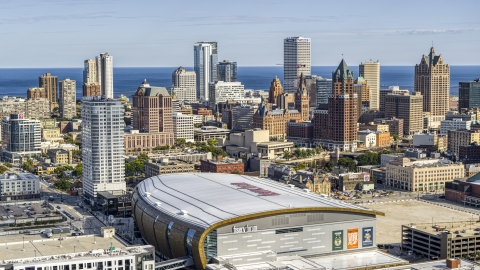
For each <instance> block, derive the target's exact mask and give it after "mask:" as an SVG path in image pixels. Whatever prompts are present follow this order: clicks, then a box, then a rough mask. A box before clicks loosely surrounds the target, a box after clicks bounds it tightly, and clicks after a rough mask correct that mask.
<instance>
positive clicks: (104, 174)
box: [82, 97, 126, 201]
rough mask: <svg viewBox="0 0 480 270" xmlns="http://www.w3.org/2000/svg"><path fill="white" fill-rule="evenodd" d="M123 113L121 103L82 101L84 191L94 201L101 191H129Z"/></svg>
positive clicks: (90, 98)
mask: <svg viewBox="0 0 480 270" xmlns="http://www.w3.org/2000/svg"><path fill="white" fill-rule="evenodd" d="M123 113H124V107H123V105H122V103H121V102H120V101H115V100H111V99H104V98H98V99H97V98H92V97H89V98H84V99H83V103H82V161H83V191H84V195H85V197H86V198H88V199H90V200H91V201H93V200H95V198H96V196H97V192H99V191H118V190H123V191H125V190H126V184H125V160H124V158H125V157H124V137H123V135H124V133H123V128H124V122H123Z"/></svg>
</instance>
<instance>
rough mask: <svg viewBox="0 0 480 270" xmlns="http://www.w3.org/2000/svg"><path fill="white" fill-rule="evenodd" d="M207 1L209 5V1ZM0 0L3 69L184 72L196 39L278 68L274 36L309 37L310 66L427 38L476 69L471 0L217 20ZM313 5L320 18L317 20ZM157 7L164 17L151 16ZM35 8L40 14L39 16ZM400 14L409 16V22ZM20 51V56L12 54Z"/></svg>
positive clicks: (405, 51)
mask: <svg viewBox="0 0 480 270" xmlns="http://www.w3.org/2000/svg"><path fill="white" fill-rule="evenodd" d="M209 2H211V4H212V5H215V3H216V2H217V1H209ZM0 3H1V4H2V5H1V7H0V14H1V18H2V20H0V24H1V25H4V26H6V27H5V29H4V30H3V31H0V36H1V37H2V40H3V41H4V43H3V50H2V52H1V53H0V59H2V61H0V62H1V63H0V67H2V68H8V67H11V68H15V67H77V66H81V64H82V62H81V61H82V60H83V59H87V58H88V57H89V56H91V55H95V54H97V52H98V51H108V52H109V53H111V54H112V55H115V57H116V63H115V65H116V66H118V67H120V66H124V67H136V66H138V67H151V66H162V67H163V66H169V67H170V66H186V67H190V66H193V61H192V58H193V52H192V50H191V46H192V45H193V44H195V42H197V41H199V40H212V41H217V42H218V43H219V46H220V47H221V51H220V53H219V59H231V60H234V61H237V63H238V65H239V66H271V65H276V64H280V63H282V58H283V57H282V56H283V44H282V40H283V39H284V38H286V37H289V36H305V37H309V38H311V39H312V48H311V50H312V52H311V53H312V65H313V66H335V65H336V64H337V63H338V60H339V58H340V57H342V54H343V55H344V57H345V58H346V59H348V60H349V63H352V64H356V63H360V62H365V61H369V60H370V59H371V60H372V61H376V60H379V61H380V62H381V63H382V65H387V66H388V65H411V64H414V63H417V62H418V61H419V59H420V58H419V55H418V54H419V52H422V53H423V52H424V51H425V49H424V48H426V47H430V46H431V45H432V41H433V45H434V47H436V48H438V50H439V51H442V53H443V54H444V55H449V59H448V61H449V63H450V64H451V65H475V64H477V62H476V61H477V60H476V59H474V58H472V57H471V55H472V54H473V53H474V52H475V50H476V45H475V44H478V40H479V38H478V36H479V35H478V32H479V31H480V20H478V19H477V16H476V14H475V10H478V7H479V5H480V3H479V2H476V1H462V3H461V4H459V3H457V4H456V5H451V3H450V2H447V1H435V2H433V1H422V2H413V1H406V2H402V3H400V4H391V3H384V2H382V1H370V2H367V3H364V4H362V5H361V6H356V8H355V9H351V11H349V10H348V9H347V10H338V9H336V8H334V7H335V6H334V5H335V4H334V3H328V2H326V3H320V2H318V3H317V2H308V6H309V8H308V9H304V10H303V11H302V12H298V13H291V12H290V10H291V3H290V2H287V1H276V2H274V3H273V4H272V3H269V2H260V3H253V2H241V3H230V4H229V5H215V6H216V7H217V8H218V11H217V12H216V13H215V14H220V15H211V13H210V12H208V10H207V7H208V6H211V5H203V4H201V3H191V4H190V5H188V6H184V5H182V6H180V5H181V3H175V2H168V3H155V2H150V1H140V2H138V3H135V6H133V5H132V4H131V3H130V2H126V1H116V2H115V5H112V1H110V0H104V1H94V2H88V5H87V4H84V3H85V2H78V1H73V0H68V1H52V0H48V1H47V0H42V1H25V2H23V4H22V5H18V3H16V2H14V1H9V0H2V1H0ZM303 4H307V2H304V3H303ZM349 4H352V5H353V4H354V2H353V1H351V2H349V3H346V5H347V6H348V5H349ZM392 5H393V6H392ZM298 6H302V3H299V5H298ZM467 6H468V8H465V7H467ZM72 7H73V8H72ZM320 8H321V10H324V11H328V12H322V13H321V14H318V12H317V11H318V10H320ZM135 9H137V10H142V19H141V20H138V16H134V15H132V14H131V13H132V10H133V12H134V10H135ZM54 10H55V14H54V13H53V11H54ZM92 10H108V11H103V12H92ZM158 10H170V11H171V12H169V13H168V14H165V15H159V14H158ZM385 10H387V11H388V10H390V12H385ZM427 10H428V12H426V11H427ZM12 11H15V12H12ZM39 11H43V13H41V14H42V15H41V16H39V15H37V14H39ZM18 14H22V15H21V16H18ZM59 14H61V15H59ZM222 14H229V15H228V16H227V15H222ZM292 14H294V15H292ZM371 14H375V16H372V15H371ZM403 14H408V19H407V18H406V17H405V16H404V15H403ZM392 15H393V16H392ZM439 16H440V17H441V18H442V19H441V20H439V19H438V18H439ZM397 18H398V19H397ZM251 26H255V27H251ZM152 29H155V35H152ZM60 36H61V37H62V38H59V37H60ZM139 37H149V38H148V39H149V42H138V39H139ZM31 40H38V41H40V42H38V44H39V45H37V46H30V44H31ZM39 52H41V53H39ZM20 53H21V54H22V55H23V56H24V57H22V58H19V57H18V54H20Z"/></svg>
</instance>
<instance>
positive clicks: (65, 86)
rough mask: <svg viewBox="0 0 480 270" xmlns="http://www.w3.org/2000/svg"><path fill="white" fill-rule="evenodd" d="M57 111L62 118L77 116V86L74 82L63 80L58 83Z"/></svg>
mask: <svg viewBox="0 0 480 270" xmlns="http://www.w3.org/2000/svg"><path fill="white" fill-rule="evenodd" d="M58 92H59V99H58V105H59V107H60V108H59V111H60V117H62V118H73V117H74V116H76V115H77V104H76V103H77V84H76V82H75V80H70V79H68V78H67V79H64V80H61V81H59V82H58Z"/></svg>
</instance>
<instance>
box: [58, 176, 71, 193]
mask: <svg viewBox="0 0 480 270" xmlns="http://www.w3.org/2000/svg"><path fill="white" fill-rule="evenodd" d="M71 185H72V183H70V181H68V180H67V179H64V178H60V179H58V180H57V181H56V182H55V185H54V186H55V188H56V189H60V190H63V191H68V190H70V186H71Z"/></svg>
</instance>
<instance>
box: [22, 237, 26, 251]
mask: <svg viewBox="0 0 480 270" xmlns="http://www.w3.org/2000/svg"><path fill="white" fill-rule="evenodd" d="M22 239H23V240H22V244H23V250H25V236H23V237H22Z"/></svg>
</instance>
